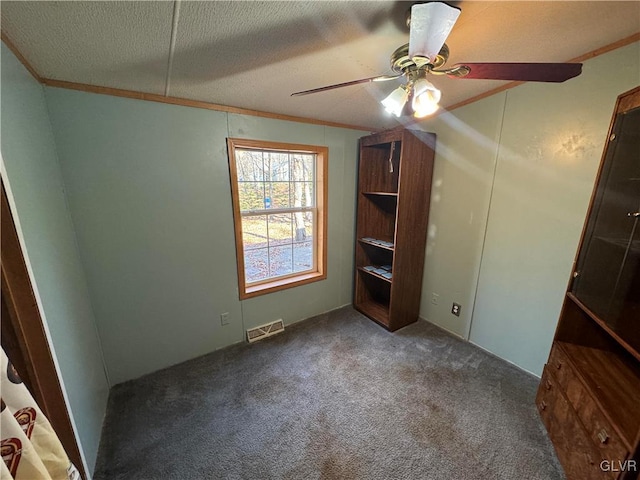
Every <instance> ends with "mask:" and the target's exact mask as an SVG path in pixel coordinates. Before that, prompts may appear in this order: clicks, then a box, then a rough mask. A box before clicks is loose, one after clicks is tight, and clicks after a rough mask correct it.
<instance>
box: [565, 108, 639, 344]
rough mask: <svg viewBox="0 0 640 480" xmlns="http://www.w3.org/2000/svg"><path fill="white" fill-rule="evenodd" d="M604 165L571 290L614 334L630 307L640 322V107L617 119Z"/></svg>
mask: <svg viewBox="0 0 640 480" xmlns="http://www.w3.org/2000/svg"><path fill="white" fill-rule="evenodd" d="M604 162H605V163H604V166H603V169H602V173H601V177H600V180H599V183H598V186H597V190H596V196H595V202H594V206H593V212H592V215H591V217H590V219H589V222H588V224H587V229H586V235H585V239H584V246H583V248H582V250H581V252H580V255H579V258H578V264H577V271H578V277H577V278H576V280H575V281H574V283H573V287H572V290H573V293H574V294H575V295H576V297H577V298H578V299H579V300H580V301H581V302H582V303H584V304H585V305H586V306H587V307H588V308H589V309H591V311H593V312H594V313H595V314H596V315H598V316H599V317H600V318H601V319H602V320H604V321H605V322H607V323H608V324H610V326H611V327H612V328H613V329H614V330H615V329H616V328H617V324H618V323H619V321H620V319H621V318H623V317H625V316H626V313H625V312H626V311H627V309H628V308H631V307H633V308H635V309H636V310H635V314H636V317H635V318H638V311H637V308H638V295H639V294H638V288H637V285H638V282H639V280H638V271H639V266H640V265H639V262H640V242H638V237H637V235H636V232H637V230H638V228H639V227H638V217H637V214H638V213H640V108H636V109H633V110H631V111H629V112H627V113H623V114H619V115H617V117H616V120H615V124H614V129H613V134H612V136H611V138H610V140H609V145H608V146H607V153H606V156H605V159H604ZM633 287H636V288H635V290H634V288H633ZM635 330H638V329H637V328H636V329H635ZM634 347H636V348H640V344H636V345H634Z"/></svg>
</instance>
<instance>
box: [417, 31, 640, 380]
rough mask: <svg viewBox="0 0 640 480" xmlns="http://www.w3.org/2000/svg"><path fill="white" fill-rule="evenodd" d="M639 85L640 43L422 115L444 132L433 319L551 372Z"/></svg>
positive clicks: (430, 273) (425, 307)
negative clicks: (574, 274)
mask: <svg viewBox="0 0 640 480" xmlns="http://www.w3.org/2000/svg"><path fill="white" fill-rule="evenodd" d="M638 84H640V43H637V42H636V43H634V44H632V45H628V46H626V47H623V48H620V49H618V50H614V51H612V52H609V53H607V54H604V55H601V56H599V57H596V58H593V59H591V60H589V61H586V62H584V68H583V73H582V75H581V76H579V77H577V78H574V79H572V80H569V81H568V82H566V83H562V84H540V83H528V84H524V85H521V86H519V87H516V88H514V89H511V90H508V91H506V92H503V93H500V94H497V95H494V96H492V97H489V98H486V99H484V100H482V101H480V102H476V103H474V104H470V105H468V106H466V107H462V108H460V109H457V110H454V111H453V112H451V113H448V114H444V115H441V116H439V117H437V118H436V119H435V120H432V121H429V122H425V123H424V124H422V126H421V128H424V129H425V130H430V131H435V132H436V133H438V145H437V150H438V152H437V156H436V169H435V181H436V182H439V183H437V184H436V185H435V189H434V196H433V202H432V208H431V218H430V229H432V232H431V233H432V235H430V238H429V241H428V245H427V258H426V262H425V284H424V288H423V297H422V305H421V314H422V315H423V317H424V318H427V319H428V320H430V321H433V322H434V323H437V324H438V325H441V326H443V327H444V328H446V329H448V330H450V331H452V332H455V333H457V334H458V335H460V336H462V337H464V338H468V339H470V341H472V342H473V343H476V344H478V345H479V346H481V347H483V348H485V349H487V350H489V351H491V352H493V353H495V354H496V355H498V356H500V357H502V358H504V359H506V360H508V361H511V362H513V363H515V364H517V365H519V366H520V367H522V368H524V369H525V370H528V371H531V372H534V373H536V374H540V373H541V371H542V367H543V365H544V363H545V361H546V358H547V356H548V353H549V349H550V346H551V340H552V338H553V333H554V331H555V326H556V323H557V320H558V315H559V313H560V307H561V304H562V298H563V293H564V291H565V289H566V286H567V282H568V280H569V275H570V273H571V264H572V262H573V258H574V256H575V253H576V248H577V245H578V241H579V237H580V232H581V231H582V225H583V223H584V219H585V214H586V210H587V206H588V203H589V199H590V196H591V191H592V188H593V184H594V181H595V175H596V171H597V168H598V165H599V163H600V158H601V154H602V150H603V147H604V142H605V137H606V134H607V129H608V126H609V121H610V119H611V115H612V112H613V108H614V105H615V100H616V97H617V96H618V95H619V94H620V93H622V92H624V91H627V90H629V89H631V88H633V87H635V86H637V85H638ZM432 292H437V293H439V294H440V297H439V301H440V304H439V305H438V306H434V305H432V304H431V303H430V302H431V294H432ZM443 299H444V301H443ZM452 301H459V303H462V305H463V310H462V312H463V315H462V316H461V317H460V318H458V317H455V316H453V315H452V314H451V313H450V309H451V302H452Z"/></svg>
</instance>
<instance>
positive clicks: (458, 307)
mask: <svg viewBox="0 0 640 480" xmlns="http://www.w3.org/2000/svg"><path fill="white" fill-rule="evenodd" d="M460 310H462V305H460V304H459V303H456V302H453V305H452V306H451V313H453V314H454V315H455V316H456V317H459V316H460Z"/></svg>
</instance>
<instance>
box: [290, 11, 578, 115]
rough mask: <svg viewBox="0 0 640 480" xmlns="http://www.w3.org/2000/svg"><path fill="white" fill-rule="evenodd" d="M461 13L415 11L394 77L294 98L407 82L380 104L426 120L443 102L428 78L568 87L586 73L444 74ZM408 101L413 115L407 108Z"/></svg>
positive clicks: (467, 66)
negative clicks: (371, 84)
mask: <svg viewBox="0 0 640 480" xmlns="http://www.w3.org/2000/svg"><path fill="white" fill-rule="evenodd" d="M460 13H461V11H460V9H459V8H455V7H451V6H449V5H447V4H446V3H441V2H429V3H422V4H416V5H413V6H412V7H411V14H410V16H409V17H408V19H407V25H409V43H408V44H405V45H402V46H401V47H399V48H397V49H396V50H395V51H394V52H393V53H392V54H391V70H393V72H395V75H380V76H377V77H370V78H363V79H361V80H353V81H350V82H345V83H338V84H334V85H328V86H326V87H320V88H314V89H311V90H304V91H302V92H296V93H293V94H292V96H301V95H308V94H311V93H318V92H324V91H327V90H334V89H336V88H342V87H347V86H351V85H358V84H362V83H369V82H383V81H388V80H393V79H396V78H400V77H405V79H406V82H405V84H404V85H401V86H400V87H398V88H396V89H395V90H394V91H392V92H391V94H390V95H389V96H387V97H386V98H385V99H384V100H382V102H381V103H382V105H383V106H384V108H385V109H386V110H387V112H389V113H391V114H393V115H395V116H397V117H400V116H401V115H403V114H405V113H408V110H410V112H409V113H412V114H413V116H415V117H417V118H423V117H426V116H428V115H431V114H433V113H435V112H436V111H437V110H438V108H439V102H440V99H441V92H440V90H438V89H437V88H436V87H435V86H434V85H433V84H432V83H431V82H429V81H428V80H427V79H426V76H427V75H446V76H447V77H449V78H454V79H485V80H515V81H524V82H527V81H529V82H564V81H565V80H569V79H570V78H573V77H576V76H578V75H580V73H581V72H582V64H581V63H463V64H456V65H454V66H452V67H449V68H443V67H444V65H445V64H446V63H447V60H448V59H449V47H448V46H447V45H446V44H445V43H444V42H445V40H446V39H447V37H448V36H449V33H451V30H452V29H453V26H454V25H455V23H456V21H457V19H458V17H459V16H460ZM409 100H411V102H410V105H411V109H408V108H405V106H406V105H407V102H409Z"/></svg>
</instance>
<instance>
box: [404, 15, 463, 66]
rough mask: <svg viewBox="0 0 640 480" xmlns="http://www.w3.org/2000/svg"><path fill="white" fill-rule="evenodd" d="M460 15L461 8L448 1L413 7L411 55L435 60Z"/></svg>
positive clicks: (410, 33)
mask: <svg viewBox="0 0 640 480" xmlns="http://www.w3.org/2000/svg"><path fill="white" fill-rule="evenodd" d="M459 16H460V9H459V8H455V7H450V6H449V5H447V4H446V3H440V2H431V3H420V4H416V5H414V6H413V7H411V24H410V27H409V29H410V32H409V57H410V58H414V57H426V58H428V59H429V60H430V61H433V60H434V59H435V57H436V55H437V54H438V52H440V49H441V48H442V45H444V42H445V40H446V39H447V37H448V36H449V33H451V29H452V28H453V26H454V25H455V23H456V20H458V17H459Z"/></svg>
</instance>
